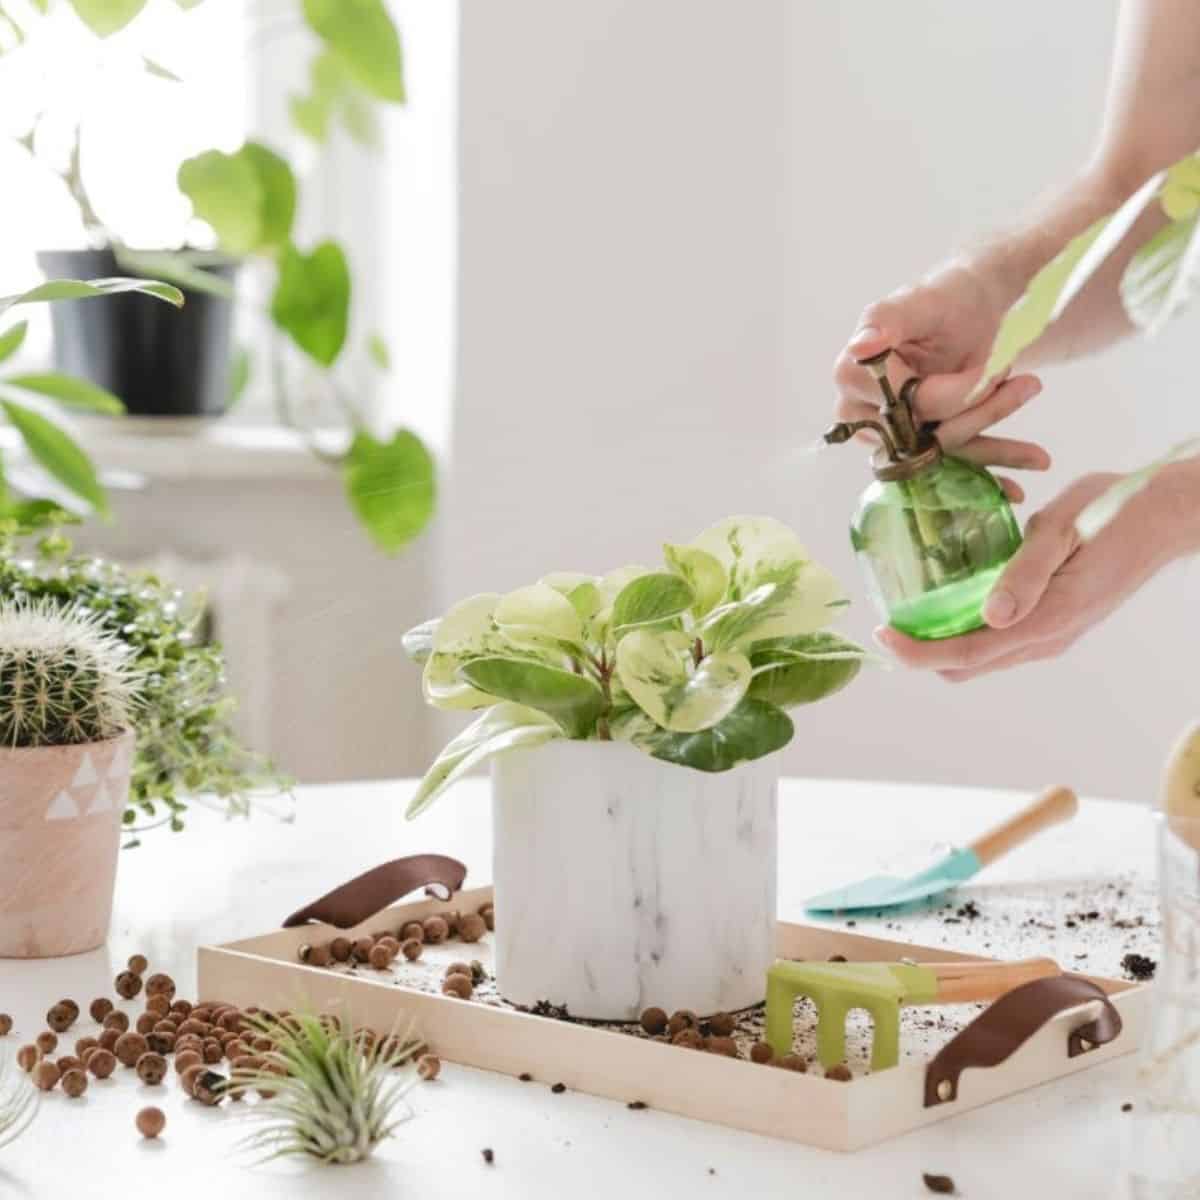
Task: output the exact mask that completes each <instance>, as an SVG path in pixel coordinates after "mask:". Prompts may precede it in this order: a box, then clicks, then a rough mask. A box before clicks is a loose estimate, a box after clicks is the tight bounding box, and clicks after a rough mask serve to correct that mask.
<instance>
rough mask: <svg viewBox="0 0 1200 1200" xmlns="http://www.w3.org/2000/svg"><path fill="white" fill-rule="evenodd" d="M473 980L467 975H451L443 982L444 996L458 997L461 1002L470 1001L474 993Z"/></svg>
mask: <svg viewBox="0 0 1200 1200" xmlns="http://www.w3.org/2000/svg"><path fill="white" fill-rule="evenodd" d="M474 990H475V989H474V988H473V987H472V986H471V980H470V979H469V978H468V977H467V976H466V975H451V976H449V977H448V978H446V979H443V980H442V994H443V995H446V996H457V997H458V998H459V999H460V1000H470V998H471V993H472V992H474Z"/></svg>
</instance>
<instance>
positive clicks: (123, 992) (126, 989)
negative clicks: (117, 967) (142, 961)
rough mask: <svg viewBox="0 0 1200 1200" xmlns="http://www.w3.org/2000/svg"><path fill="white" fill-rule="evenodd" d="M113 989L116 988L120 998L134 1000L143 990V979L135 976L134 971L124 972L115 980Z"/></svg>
mask: <svg viewBox="0 0 1200 1200" xmlns="http://www.w3.org/2000/svg"><path fill="white" fill-rule="evenodd" d="M113 987H114V988H116V991H117V995H118V996H124V998H125V999H126V1000H132V999H133V998H134V996H136V995H137V994H138V992H140V991H141V990H142V977H141V976H140V975H135V974H134V973H133V972H132V971H122V972H121V973H120V975H118V976H117V977H116V979H114V980H113Z"/></svg>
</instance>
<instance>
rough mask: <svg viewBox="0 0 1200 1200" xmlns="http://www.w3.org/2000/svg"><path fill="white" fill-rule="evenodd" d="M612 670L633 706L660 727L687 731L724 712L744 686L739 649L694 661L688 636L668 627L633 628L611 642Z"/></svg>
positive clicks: (746, 675)
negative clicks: (614, 660)
mask: <svg viewBox="0 0 1200 1200" xmlns="http://www.w3.org/2000/svg"><path fill="white" fill-rule="evenodd" d="M617 673H618V674H619V675H620V677H621V685H622V686H623V687H624V688H625V690H626V691H627V692H628V693H629V695H630V696H632V697H633V699H634V700H635V701H636V702H637V705H638V707H639V708H640V709H641V710H642V711H643V712H645V713H646V714H647V715H649V716H650V717H651V718H652V719H653V720H654V722H655V723H656V724H658V725H661V726H662V727H663V728H664V729H671V730H675V731H676V732H681V733H691V732H695V731H696V730H700V729H708V728H709V727H710V726H712V725H716V724H717V723H718V722H719V721H721V720H723V719H724V718H725V717H726V716H728V715H729V713H731V712H732V711H733V710H734V709H735V708H736V707H737V706H738V704H739V703H740V701H741V699H742V697H743V696H744V695H745V694H746V689H747V688H748V687H749V686H750V678H751V669H750V663H749V660H748V659H746V658H745V656H744V655H741V654H735V653H720V652H718V653H716V654H709V655H707V656H705V657H704V658H702V659H701V661H700V662H699V663H696V662H695V661H694V660H693V657H692V640H691V639H690V638H689V637H688V636H687V635H686V634H684V633H679V632H678V631H674V630H669V631H667V632H660V631H658V630H649V629H635V630H634V631H633V632H632V633H628V634H626V635H625V637H623V638H622V639H621V641H620V642H618V643H617Z"/></svg>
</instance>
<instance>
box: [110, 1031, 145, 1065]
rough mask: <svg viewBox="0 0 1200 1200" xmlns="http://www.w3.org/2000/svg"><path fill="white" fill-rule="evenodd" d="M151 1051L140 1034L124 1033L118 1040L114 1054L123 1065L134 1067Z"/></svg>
mask: <svg viewBox="0 0 1200 1200" xmlns="http://www.w3.org/2000/svg"><path fill="white" fill-rule="evenodd" d="M149 1049H150V1047H149V1046H148V1045H147V1043H146V1039H145V1038H144V1037H142V1035H141V1034H140V1033H123V1034H121V1036H120V1037H119V1038H117V1044H116V1045H115V1046H114V1047H113V1053H114V1054H115V1055H116V1056H117V1058H119V1059H120V1060H121V1062H122V1064H123V1065H125V1066H127V1067H132V1066H133V1065H134V1064H135V1063H136V1062H137V1060H138V1059H139V1058H141V1057H142V1055H143V1054H145V1053H146V1051H147V1050H149Z"/></svg>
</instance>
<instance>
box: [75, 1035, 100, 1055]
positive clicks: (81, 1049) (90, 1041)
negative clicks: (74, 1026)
mask: <svg viewBox="0 0 1200 1200" xmlns="http://www.w3.org/2000/svg"><path fill="white" fill-rule="evenodd" d="M98 1045H100V1043H99V1042H98V1041H96V1039H95V1038H94V1037H81V1038H80V1039H79V1040H78V1041H77V1042H76V1043H75V1057H76V1058H83V1056H84V1055H85V1054H86V1053H87V1052H88V1051H89V1050H90V1049H91V1048H92V1047H93V1046H98Z"/></svg>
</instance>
